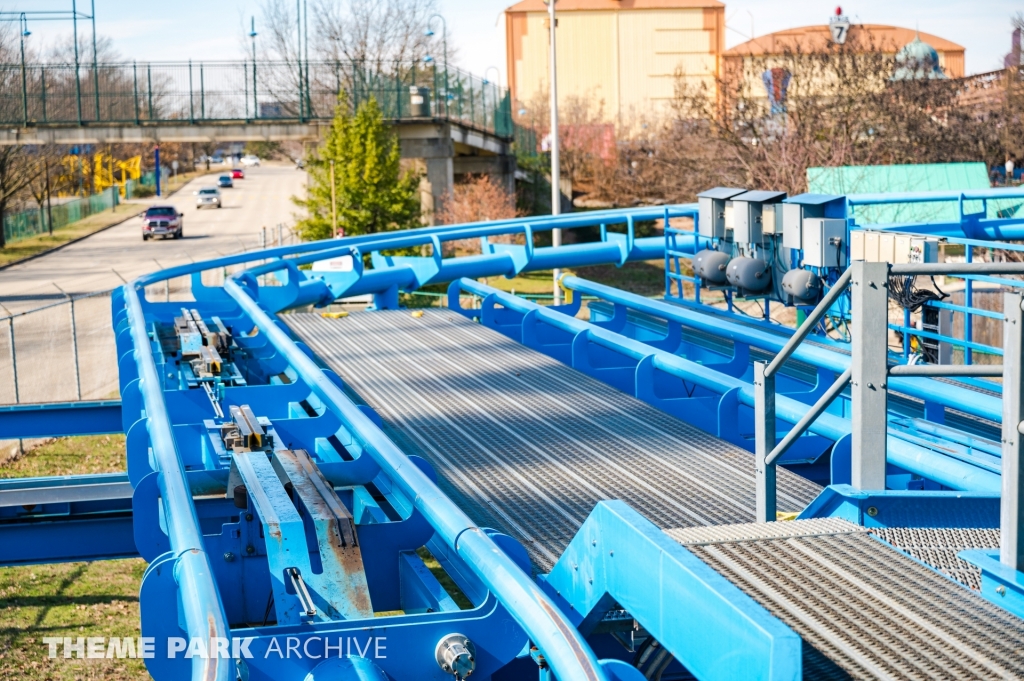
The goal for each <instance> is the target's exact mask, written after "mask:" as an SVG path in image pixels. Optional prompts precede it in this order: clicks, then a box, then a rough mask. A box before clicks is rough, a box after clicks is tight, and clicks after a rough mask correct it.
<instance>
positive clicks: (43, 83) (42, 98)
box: [39, 66, 48, 123]
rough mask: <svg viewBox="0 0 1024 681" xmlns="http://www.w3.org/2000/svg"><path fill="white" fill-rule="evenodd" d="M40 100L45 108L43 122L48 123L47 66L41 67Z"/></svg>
mask: <svg viewBox="0 0 1024 681" xmlns="http://www.w3.org/2000/svg"><path fill="white" fill-rule="evenodd" d="M39 99H40V104H41V105H42V108H43V112H42V116H43V117H42V122H43V123H47V122H48V119H47V118H46V66H40V67H39Z"/></svg>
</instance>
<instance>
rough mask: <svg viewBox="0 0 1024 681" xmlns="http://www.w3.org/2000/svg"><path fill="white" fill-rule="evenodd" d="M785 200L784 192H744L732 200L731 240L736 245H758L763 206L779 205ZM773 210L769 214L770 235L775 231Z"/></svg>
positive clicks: (761, 230)
mask: <svg viewBox="0 0 1024 681" xmlns="http://www.w3.org/2000/svg"><path fill="white" fill-rule="evenodd" d="M784 198H786V192H765V191H753V192H745V193H743V194H740V195H739V196H736V197H733V199H732V210H733V218H732V219H733V233H732V238H733V241H735V242H736V243H738V244H759V243H761V241H762V240H763V237H764V234H765V231H764V213H765V206H768V205H774V204H778V203H780V202H781V201H782V200H783V199H784ZM772 211H774V208H771V209H770V210H769V213H770V214H771V217H772V220H771V231H769V232H768V233H769V234H771V233H773V232H774V230H775V221H774V216H775V214H774V212H772Z"/></svg>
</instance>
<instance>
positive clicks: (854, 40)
mask: <svg viewBox="0 0 1024 681" xmlns="http://www.w3.org/2000/svg"><path fill="white" fill-rule="evenodd" d="M841 19H843V20H844V22H845V17H841ZM845 25H846V27H848V28H847V29H846V32H845V35H844V37H843V46H844V48H845V50H846V52H847V53H848V54H853V55H858V54H864V55H867V54H883V55H889V56H894V57H895V70H894V72H893V73H892V74H891V79H893V80H909V79H919V78H963V75H964V48H963V46H962V45H957V44H956V43H954V42H951V41H949V40H946V39H945V38H940V37H939V36H936V35H930V34H928V33H921V32H919V31H915V30H914V29H910V28H901V27H899V26H884V25H880V24H850V23H849V22H845ZM837 47H838V46H837V45H836V44H835V40H834V38H833V34H832V25H831V24H820V25H817V26H803V27H801V28H791V29H787V30H784V31H777V32H776V33H769V34H768V35H763V36H760V37H758V38H755V39H753V40H748V41H747V42H745V43H741V44H739V45H737V46H735V47H733V48H730V49H728V50H726V51H725V53H724V54H723V55H722V75H723V80H724V81H725V82H726V83H727V84H729V85H728V87H727V88H726V91H727V92H733V91H734V90H733V84H736V83H737V82H738V81H737V79H738V78H742V81H739V82H740V83H741V84H742V91H744V92H745V93H747V94H748V95H753V96H755V97H757V96H760V97H768V88H769V87H772V88H773V90H774V93H773V97H772V98H773V99H782V100H784V99H785V89H786V84H788V83H789V79H790V77H791V72H792V73H793V74H794V75H793V76H792V77H793V78H794V79H795V78H797V75H796V74H797V71H799V70H800V60H801V58H802V57H803V56H810V55H819V54H824V53H828V52H830V51H832V50H835V49H837ZM808 64H814V60H813V59H808V60H805V61H804V65H805V66H806V65H808ZM808 72H810V73H813V72H814V69H813V67H811V68H809V69H808V70H807V71H805V76H806V75H808ZM819 77H822V78H824V81H828V80H829V79H828V78H827V77H825V76H819ZM812 78H813V76H812ZM830 85H833V84H832V83H828V82H826V84H825V85H823V86H822V87H824V88H825V89H827V88H828V87H829V86H830ZM807 87H808V83H804V89H805V90H806V88H807ZM810 87H812V88H813V87H815V86H814V85H810Z"/></svg>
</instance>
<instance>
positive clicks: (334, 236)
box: [331, 159, 338, 239]
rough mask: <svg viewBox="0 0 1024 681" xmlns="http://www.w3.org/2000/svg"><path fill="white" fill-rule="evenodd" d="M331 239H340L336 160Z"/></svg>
mask: <svg viewBox="0 0 1024 681" xmlns="http://www.w3.org/2000/svg"><path fill="white" fill-rule="evenodd" d="M331 238H332V239H337V238H338V188H337V186H336V185H335V184H334V159H331Z"/></svg>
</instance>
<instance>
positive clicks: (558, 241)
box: [544, 0, 562, 305]
mask: <svg viewBox="0 0 1024 681" xmlns="http://www.w3.org/2000/svg"><path fill="white" fill-rule="evenodd" d="M557 1H558V0H544V3H545V4H546V5H547V6H548V24H549V32H548V35H549V36H550V38H549V42H550V44H551V77H550V78H551V215H553V216H555V215H560V214H561V212H562V189H561V186H560V185H561V174H560V172H559V162H558V63H557V60H556V58H555V28H556V21H557V20H556V19H555V3H556V2H557ZM551 245H552V247H554V248H558V247H559V246H561V245H562V230H561V229H557V228H555V229H552V230H551ZM561 276H562V270H560V269H557V268H556V269H555V272H554V289H553V293H554V296H553V298H552V303H553V304H554V305H561V304H562V290H561V289H560V288H559V286H558V280H559V279H560V278H561Z"/></svg>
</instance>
